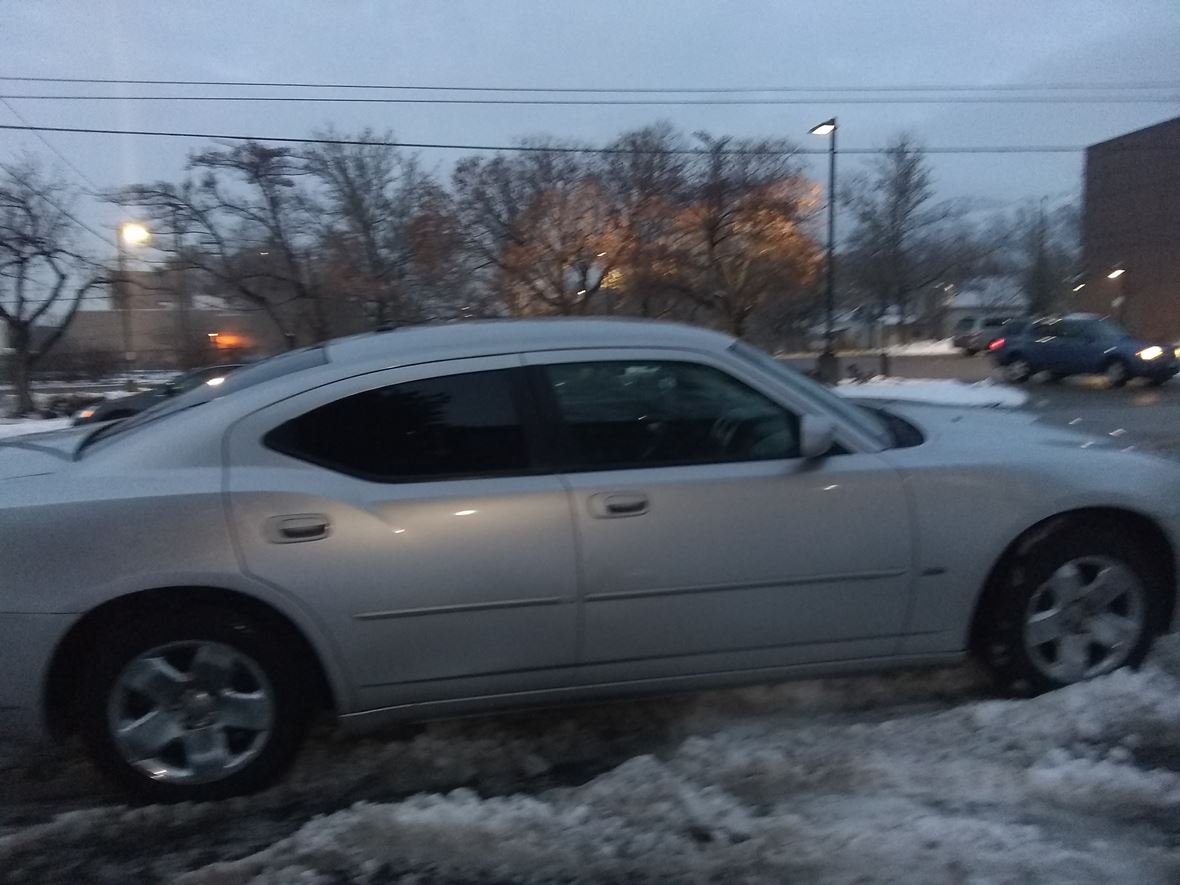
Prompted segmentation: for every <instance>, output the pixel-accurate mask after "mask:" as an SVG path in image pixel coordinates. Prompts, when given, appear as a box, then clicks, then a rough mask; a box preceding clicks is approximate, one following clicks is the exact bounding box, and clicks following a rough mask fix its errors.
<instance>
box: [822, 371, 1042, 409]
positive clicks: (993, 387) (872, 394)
mask: <svg viewBox="0 0 1180 885" xmlns="http://www.w3.org/2000/svg"><path fill="white" fill-rule="evenodd" d="M836 392H837V393H839V394H840V395H841V396H847V397H851V398H854V399H876V400H894V401H904V402H917V403H932V404H935V405H947V406H1000V407H1005V408H1018V407H1020V406H1022V405H1024V404H1025V402H1027V401H1028V394H1026V393H1024V392H1023V391H1020V390H1016V389H1015V388H1012V387H1007V386H1005V385H1001V384H993V383H992V382H991V381H987V380H985V381H977V382H975V383H967V382H965V381H954V380H948V379H933V378H894V377H888V378H887V377H883V376H880V375H878V376H877V377H875V378H872V379H870V380H868V381H865V382H856V381H851V380H847V381H841V382H840V385H839V386H838V387H837V388H836Z"/></svg>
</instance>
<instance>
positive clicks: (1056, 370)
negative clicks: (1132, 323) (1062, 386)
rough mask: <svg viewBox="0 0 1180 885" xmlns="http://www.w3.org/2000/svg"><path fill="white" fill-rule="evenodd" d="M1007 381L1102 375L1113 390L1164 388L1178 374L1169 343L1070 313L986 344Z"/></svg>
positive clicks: (1107, 321)
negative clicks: (1140, 384)
mask: <svg viewBox="0 0 1180 885" xmlns="http://www.w3.org/2000/svg"><path fill="white" fill-rule="evenodd" d="M988 350H989V351H990V352H991V354H992V356H993V357H994V359H995V362H996V365H998V366H1001V367H1002V368H1003V369H1004V372H1005V375H1006V376H1007V378H1008V380H1010V381H1014V382H1016V383H1021V382H1024V381H1027V380H1028V379H1029V378H1030V377H1032V376H1033V375H1035V374H1036V373H1038V372H1048V373H1049V374H1050V376H1052V377H1053V378H1057V379H1060V378H1065V377H1067V376H1069V375H1093V374H1099V373H1101V374H1104V375H1106V378H1107V380H1108V381H1109V382H1110V384H1111V386H1112V387H1121V386H1123V385H1124V384H1126V383H1127V382H1128V381H1130V380H1131V379H1132V378H1146V379H1147V381H1148V382H1149V383H1151V384H1163V383H1164V382H1165V381H1167V380H1168V379H1169V378H1171V377H1172V376H1173V375H1175V374H1176V372H1177V370H1178V369H1180V362H1177V358H1176V356H1177V355H1176V352H1175V349H1174V348H1173V346H1172V345H1171V344H1166V343H1165V344H1152V343H1150V342H1147V341H1144V340H1143V339H1141V338H1136V337H1135V336H1134V335H1132V334H1131V333H1130V332H1128V331H1127V330H1126V329H1124V328H1123V327H1122V326H1120V325H1119V324H1118V323H1116V322H1115V321H1114V320H1111V319H1109V318H1106V317H1099V316H1096V315H1094V314H1082V313H1079V314H1070V315H1069V316H1066V317H1049V318H1045V319H1041V320H1037V321H1036V322H1033V323H1029V324H1028V326H1027V327H1026V328H1024V329H1022V330H1012V331H1011V332H1005V334H1004V335H1003V336H1002V337H1000V338H998V339H996V340H995V341H993V342H992V343H991V344H989V345H988Z"/></svg>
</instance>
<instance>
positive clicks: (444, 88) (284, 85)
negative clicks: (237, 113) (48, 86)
mask: <svg viewBox="0 0 1180 885" xmlns="http://www.w3.org/2000/svg"><path fill="white" fill-rule="evenodd" d="M0 82H12V83H71V84H88V85H111V86H186V87H187V86H220V87H226V88H243V89H349V90H366V91H377V90H388V91H395V90H398V91H407V92H409V91H413V92H487V93H505V92H531V93H537V94H543V93H565V94H572V93H586V94H619V95H626V94H669V95H672V94H691V93H718V94H754V93H766V92H777V93H784V94H785V93H796V94H799V93H814V94H824V95H832V94H837V93H891V92H913V93H918V92H939V93H944V92H945V93H950V92H1034V91H1045V92H1048V91H1054V92H1057V91H1061V92H1073V91H1110V90H1118V91H1142V90H1154V89H1180V81H1178V80H1165V81H1149V82H1131V83H1097V82H1096V83H1084V82H1083V83H1079V82H1064V83H1052V82H1049V83H996V84H990V85H987V84H951V85H945V84H871V85H859V86H651V87H644V86H486V85H479V86H461V85H460V86H455V85H445V84H410V83H385V84H378V83H324V82H291V81H282V80H271V81H264V80H197V79H187V80H186V79H147V78H122V77H37V76H16V75H11V76H3V75H0Z"/></svg>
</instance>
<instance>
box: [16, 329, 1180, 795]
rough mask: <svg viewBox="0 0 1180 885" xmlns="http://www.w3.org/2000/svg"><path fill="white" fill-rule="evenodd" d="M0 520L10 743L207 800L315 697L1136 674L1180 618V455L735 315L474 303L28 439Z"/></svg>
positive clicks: (415, 698)
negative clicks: (914, 375) (733, 319)
mask: <svg viewBox="0 0 1180 885" xmlns="http://www.w3.org/2000/svg"><path fill="white" fill-rule="evenodd" d="M0 538H2V539H3V540H2V543H0V599H2V605H0V611H2V612H3V614H0V727H2V728H3V729H4V731H5V732H6V733H7V734H9V735H13V736H20V737H24V738H28V739H33V740H41V739H43V738H44V737H45V736H46V735H64V734H69V733H71V732H77V733H79V734H80V735H81V737H82V739H83V741H84V743H85V745H86V747H87V748H88V750H89V752H90V753H91V755H92V756H93V758H94V760H95V761H96V762H97V763H98V764H99V765H100V766H101V767H102V768H103V769H104V770H105V771H106V772H108V773H109V774H111V775H113V776H114V777H116V778H117V779H119V780H120V781H122V782H123V783H124V784H126V785H128V786H130V787H131V788H133V789H135V790H137V791H138V792H139V793H140V794H142V795H145V796H146V797H148V798H152V799H156V800H176V799H205V798H213V797H218V796H226V795H232V794H236V793H241V792H244V791H249V790H253V789H258V788H260V787H262V786H264V785H266V784H267V783H270V782H271V781H272V780H274V779H275V778H276V777H277V776H278V775H279V774H280V773H281V772H282V771H283V770H284V768H285V767H286V766H287V765H288V764H289V763H290V761H291V760H292V758H293V757H294V755H295V753H296V751H297V749H298V747H299V744H300V741H301V738H302V737H303V734H304V730H305V727H306V724H307V722H308V720H309V718H310V717H311V716H312V715H314V714H315V713H316V712H317V711H319V710H323V709H327V710H329V711H331V713H332V714H333V715H335V716H336V717H338V718H339V721H340V722H341V723H342V724H343V725H344V726H345V727H347V728H351V729H362V728H370V727H373V726H377V725H380V724H383V723H387V722H389V721H391V720H395V719H407V718H416V719H422V718H430V717H441V716H450V715H458V714H468V713H473V712H477V711H485V710H492V709H499V708H504V707H509V706H511V707H517V706H520V705H523V704H533V703H561V702H567V701H572V700H583V699H587V698H592V697H604V696H616V695H625V694H634V693H639V692H668V691H673V690H681V689H695V688H703V687H710V686H720V685H731V684H738V683H746V682H756V681H765V680H775V679H782V678H787V677H795V676H814V675H817V674H831V673H845V672H850V671H860V670H866V669H874V668H881V667H887V666H914V665H926V664H930V665H941V664H948V663H953V662H956V661H958V660H960V659H961V658H962V656H963V655H964V654H965V653H966V652H968V651H974V652H976V653H977V654H979V655H980V656H981V657H982V658H983V660H984V661H986V662H987V664H988V665H989V666H990V667H991V668H992V670H993V671H994V672H995V673H996V675H997V677H998V678H999V680H1000V681H1001V682H1002V683H1003V684H1004V685H1005V686H1010V687H1019V688H1020V689H1022V690H1026V691H1028V690H1031V691H1039V690H1046V689H1052V688H1054V687H1057V686H1062V685H1065V684H1068V683H1072V682H1076V681H1078V680H1082V679H1087V678H1091V677H1093V676H1097V675H1099V674H1103V673H1106V672H1109V671H1111V670H1113V669H1115V668H1117V667H1120V666H1123V665H1135V664H1137V663H1139V662H1140V661H1141V660H1142V659H1143V657H1144V655H1145V654H1146V653H1147V650H1148V648H1149V646H1150V644H1151V643H1152V641H1153V638H1154V637H1155V636H1156V635H1157V634H1159V633H1160V632H1162V631H1164V630H1166V629H1167V628H1168V625H1169V624H1170V622H1171V618H1172V612H1173V609H1174V606H1175V601H1176V563H1175V550H1176V548H1177V543H1178V542H1180V467H1178V466H1176V465H1173V464H1171V463H1168V462H1165V461H1163V460H1159V459H1156V458H1153V457H1150V456H1147V455H1144V454H1139V453H1136V452H1129V451H1120V450H1119V449H1117V448H1116V447H1114V446H1113V445H1111V444H1110V442H1109V441H1106V442H1102V441H1095V440H1092V439H1088V438H1086V437H1082V436H1079V435H1075V434H1073V433H1070V432H1068V431H1065V430H1062V429H1058V428H1053V427H1049V426H1046V425H1043V424H1040V423H1037V422H1035V421H1034V420H1033V419H1032V418H1031V417H1030V416H1027V415H1024V414H1021V413H1014V414H998V413H996V412H994V411H975V412H970V411H964V410H961V409H955V408H947V407H934V406H926V407H920V406H913V407H900V406H890V407H889V410H888V411H886V410H884V409H879V410H872V409H866V408H864V407H861V406H855V405H852V404H851V403H849V402H848V401H845V400H843V399H841V398H840V397H838V396H836V395H835V394H833V393H831V392H830V391H828V390H827V389H825V388H823V387H820V386H819V385H817V384H815V383H814V382H812V381H810V380H808V379H807V378H805V377H803V376H802V375H800V374H799V373H797V372H795V371H793V370H791V369H788V368H786V367H784V366H782V365H781V364H779V363H778V362H776V361H775V360H773V359H771V358H770V357H768V356H766V355H765V354H764V353H761V352H760V351H757V350H755V349H754V348H752V347H750V346H748V345H746V344H743V343H741V342H737V341H735V340H733V339H732V338H730V337H728V336H725V335H721V334H718V333H715V332H709V331H704V330H700V329H694V328H689V327H685V326H679V325H672V324H662V323H651V322H640V321H610V320H548V321H546V320H540V321H514V322H489V323H471V324H462V325H453V326H434V327H423V328H418V329H409V330H401V331H392V332H382V333H374V334H370V335H364V336H359V337H354V338H349V339H343V340H338V341H333V342H329V343H328V344H326V345H323V346H318V347H313V348H308V349H304V350H299V351H293V352H291V353H288V354H284V355H282V356H279V357H275V358H273V359H271V360H267V361H264V362H261V363H258V364H255V365H252V366H249V367H246V368H244V369H241V370H240V371H238V372H236V373H234V374H233V375H231V376H229V377H228V378H227V379H226V381H225V383H224V384H222V385H221V386H220V387H217V388H211V387H203V388H200V389H198V390H196V391H193V392H191V393H188V394H185V395H182V396H179V397H176V398H174V399H172V400H169V401H168V402H166V403H164V404H162V405H161V406H159V407H157V408H155V409H152V410H149V411H147V412H145V413H143V414H141V415H139V416H137V417H135V418H131V419H128V420H126V421H123V422H119V423H116V424H108V425H102V426H100V427H98V428H97V429H95V428H78V429H76V430H71V431H64V432H61V433H56V434H46V435H39V436H29V437H23V438H20V439H17V440H14V441H13V442H10V443H7V444H5V445H3V446H0Z"/></svg>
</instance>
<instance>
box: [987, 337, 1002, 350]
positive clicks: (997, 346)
mask: <svg viewBox="0 0 1180 885" xmlns="http://www.w3.org/2000/svg"><path fill="white" fill-rule="evenodd" d="M1003 346H1004V339H1003V338H997V339H996V340H995V341H993V342H991V344H989V345H988V346H987V349H988V350H999V349H1000V348H1001V347H1003Z"/></svg>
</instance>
